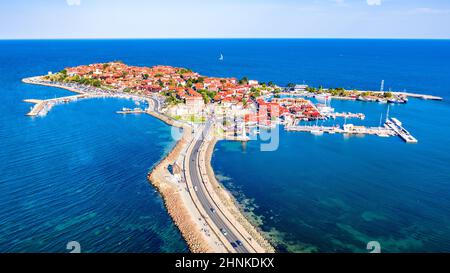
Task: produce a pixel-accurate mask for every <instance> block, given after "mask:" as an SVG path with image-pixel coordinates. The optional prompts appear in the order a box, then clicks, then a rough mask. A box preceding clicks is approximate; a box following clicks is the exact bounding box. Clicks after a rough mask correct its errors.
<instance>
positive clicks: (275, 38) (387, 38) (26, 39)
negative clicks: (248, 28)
mask: <svg viewBox="0 0 450 273" xmlns="http://www.w3.org/2000/svg"><path fill="white" fill-rule="evenodd" d="M64 40H66V41H70V40H450V37H448V38H406V37H398V38H392V37H158V38H132V37H130V38H122V37H111V38H106V37H103V38H102V37H99V38H83V37H80V38H0V41H64Z"/></svg>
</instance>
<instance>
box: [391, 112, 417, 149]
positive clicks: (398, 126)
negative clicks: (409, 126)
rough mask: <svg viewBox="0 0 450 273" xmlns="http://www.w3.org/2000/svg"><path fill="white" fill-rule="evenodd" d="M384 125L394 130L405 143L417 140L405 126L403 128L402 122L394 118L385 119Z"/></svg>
mask: <svg viewBox="0 0 450 273" xmlns="http://www.w3.org/2000/svg"><path fill="white" fill-rule="evenodd" d="M385 126H386V127H388V128H390V129H391V130H392V131H394V132H395V133H396V134H397V135H398V136H399V137H401V138H402V139H403V140H404V141H405V142H407V143H417V142H418V140H417V139H416V138H415V137H413V136H412V135H411V134H410V133H409V132H408V131H407V130H406V129H405V128H403V125H402V123H401V122H400V121H399V120H398V119H396V118H391V119H389V120H387V121H386V125H385Z"/></svg>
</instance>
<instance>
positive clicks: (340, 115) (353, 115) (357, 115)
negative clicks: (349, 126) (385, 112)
mask: <svg viewBox="0 0 450 273" xmlns="http://www.w3.org/2000/svg"><path fill="white" fill-rule="evenodd" d="M324 116H325V117H327V118H332V119H336V118H345V119H351V118H355V119H360V120H364V119H365V118H366V115H364V114H362V113H329V114H324Z"/></svg>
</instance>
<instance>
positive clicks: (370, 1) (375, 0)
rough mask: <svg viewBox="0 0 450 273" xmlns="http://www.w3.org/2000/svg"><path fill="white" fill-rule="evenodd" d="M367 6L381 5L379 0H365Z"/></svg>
mask: <svg viewBox="0 0 450 273" xmlns="http://www.w3.org/2000/svg"><path fill="white" fill-rule="evenodd" d="M366 1H367V5H369V6H381V0H366Z"/></svg>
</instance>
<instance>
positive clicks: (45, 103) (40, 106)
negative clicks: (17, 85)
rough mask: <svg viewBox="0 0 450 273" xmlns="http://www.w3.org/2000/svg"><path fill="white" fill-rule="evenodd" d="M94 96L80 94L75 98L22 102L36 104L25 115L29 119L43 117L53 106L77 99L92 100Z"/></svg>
mask: <svg viewBox="0 0 450 273" xmlns="http://www.w3.org/2000/svg"><path fill="white" fill-rule="evenodd" d="M94 97H96V96H95V95H88V94H81V95H75V96H68V97H61V98H55V99H49V100H36V99H27V100H24V102H28V103H34V104H36V105H35V106H34V107H33V108H31V111H30V112H28V113H27V114H26V115H27V116H30V117H34V116H44V115H46V114H47V113H48V111H50V110H51V109H52V108H53V106H55V105H57V104H61V103H69V102H73V101H77V100H79V99H87V98H94Z"/></svg>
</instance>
